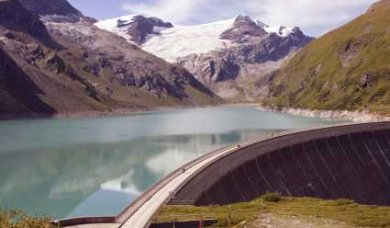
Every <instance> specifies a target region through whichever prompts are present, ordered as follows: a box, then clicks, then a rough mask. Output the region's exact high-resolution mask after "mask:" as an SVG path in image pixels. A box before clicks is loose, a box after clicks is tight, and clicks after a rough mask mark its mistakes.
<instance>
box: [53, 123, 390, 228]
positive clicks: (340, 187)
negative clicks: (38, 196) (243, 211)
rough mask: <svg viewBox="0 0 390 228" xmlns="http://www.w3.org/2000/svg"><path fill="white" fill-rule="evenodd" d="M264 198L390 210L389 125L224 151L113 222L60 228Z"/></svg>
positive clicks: (110, 226)
mask: <svg viewBox="0 0 390 228" xmlns="http://www.w3.org/2000/svg"><path fill="white" fill-rule="evenodd" d="M267 191H271V192H280V193H282V194H283V195H286V196H311V197H319V198H323V199H340V198H347V199H353V200H355V201H356V202H358V203H362V204H375V205H390V122H374V123H360V124H349V125H340V126H333V127H327V128H320V129H314V130H306V131H300V132H292V133H286V134H283V135H280V136H277V137H273V138H268V139H262V140H260V141H257V142H248V143H245V144H243V145H237V146H233V147H227V148H222V149H219V150H216V151H213V152H211V153H208V154H205V155H203V156H201V157H199V158H197V159H195V160H194V161H191V162H189V163H188V164H186V165H184V166H182V167H180V168H179V169H177V170H176V171H174V172H172V173H171V174H170V175H168V176H166V177H165V178H163V179H162V180H160V181H159V182H158V183H156V184H155V185H154V186H153V187H152V188H150V189H149V190H148V191H146V192H145V193H143V194H142V195H141V196H140V197H138V198H137V199H136V200H135V201H134V202H133V203H132V204H131V205H129V207H127V208H126V209H125V210H123V211H122V213H120V214H119V215H117V216H114V217H89V218H73V219H67V220H62V221H57V224H59V225H60V226H62V227H84V228H89V227H100V228H143V227H148V226H149V224H150V221H151V219H152V218H153V215H154V214H155V213H157V211H158V210H159V208H160V207H161V206H163V205H164V204H166V203H168V204H177V205H217V204H218V205H224V204H229V203H235V202H244V201H250V200H252V199H255V198H257V197H260V196H261V195H263V194H264V193H266V192H267ZM81 224H84V225H82V226H80V225H81Z"/></svg>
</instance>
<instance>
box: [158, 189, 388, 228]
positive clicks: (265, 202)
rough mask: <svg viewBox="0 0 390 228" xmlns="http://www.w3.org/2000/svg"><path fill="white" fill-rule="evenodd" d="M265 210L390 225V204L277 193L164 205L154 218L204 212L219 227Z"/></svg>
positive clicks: (194, 216)
mask: <svg viewBox="0 0 390 228" xmlns="http://www.w3.org/2000/svg"><path fill="white" fill-rule="evenodd" d="M275 199H277V200H275ZM263 213H272V214H273V215H275V216H279V217H280V218H286V217H292V216H295V217H299V218H300V219H301V220H308V221H309V220H310V221H312V220H313V218H317V219H329V220H334V221H339V222H342V223H345V224H346V225H348V226H351V227H361V226H362V227H390V207H380V206H366V205H359V204H357V203H355V202H353V201H351V200H343V199H341V200H321V199H315V198H290V197H280V195H278V194H274V193H270V194H266V195H265V196H263V197H261V198H259V199H256V200H254V201H251V202H249V203H238V204H232V205H226V206H209V207H195V206H164V207H163V208H162V209H161V210H160V212H159V213H158V214H157V215H156V217H155V219H154V221H157V222H168V221H169V222H170V221H172V219H173V218H175V220H176V221H186V220H187V221H188V220H198V219H199V217H200V215H203V217H206V218H207V217H210V218H216V219H217V221H218V222H217V223H216V224H215V225H214V226H215V227H230V226H236V227H243V226H245V224H251V223H253V222H254V221H255V220H256V218H258V217H259V216H260V215H261V214H263ZM229 214H230V216H229ZM179 218H180V219H179ZM229 218H230V219H229Z"/></svg>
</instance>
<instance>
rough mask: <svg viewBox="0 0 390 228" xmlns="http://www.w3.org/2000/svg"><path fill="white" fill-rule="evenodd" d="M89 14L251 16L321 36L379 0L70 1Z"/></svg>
mask: <svg viewBox="0 0 390 228" xmlns="http://www.w3.org/2000/svg"><path fill="white" fill-rule="evenodd" d="M69 1H70V3H72V4H73V5H74V6H75V7H76V8H78V9H80V10H81V11H82V12H83V13H84V14H85V15H88V16H91V17H94V18H97V19H107V18H112V17H118V16H122V15H127V14H137V13H143V14H148V15H151V16H157V17H160V18H161V19H164V20H167V21H170V22H173V23H175V24H180V25H189V24H199V23H207V22H212V21H216V20H222V19H228V18H233V17H235V16H237V15H239V14H245V15H249V16H251V17H253V18H256V19H259V20H261V21H263V22H264V23H266V24H270V25H286V26H299V27H301V28H302V30H303V31H304V32H305V33H307V34H310V35H313V36H319V35H321V34H324V33H326V32H328V31H330V30H331V29H334V28H336V27H338V26H340V25H342V24H345V23H346V22H348V21H350V20H351V19H353V18H355V17H357V16H358V15H360V14H361V13H363V12H365V11H366V10H367V8H368V7H369V6H370V5H371V4H372V3H374V2H376V1H375V0H346V1H343V0H338V1H329V0H69Z"/></svg>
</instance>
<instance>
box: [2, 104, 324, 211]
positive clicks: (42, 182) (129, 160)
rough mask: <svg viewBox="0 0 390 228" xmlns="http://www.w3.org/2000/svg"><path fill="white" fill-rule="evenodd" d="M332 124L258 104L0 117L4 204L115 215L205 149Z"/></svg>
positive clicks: (34, 209)
mask: <svg viewBox="0 0 390 228" xmlns="http://www.w3.org/2000/svg"><path fill="white" fill-rule="evenodd" d="M327 124H331V122H329V121H325V120H321V119H315V118H302V117H296V116H291V115H286V114H279V113H271V112H262V111H259V110H257V109H256V108H254V107H219V108H204V109H180V110H174V111H166V112H152V113H144V114H137V115H129V116H122V117H106V118H94V119H46V120H20V121H2V122H0V208H2V209H21V210H24V211H26V212H27V213H29V214H31V215H49V216H52V217H55V218H64V217H74V216H88V215H92V216H98V215H116V214H118V213H119V212H120V211H121V210H122V209H123V208H124V207H126V206H127V205H128V204H129V203H131V201H132V200H134V198H136V197H137V196H138V195H140V194H141V193H142V192H143V191H145V190H146V189H147V188H148V187H150V186H151V185H153V184H154V183H156V182H157V181H158V180H159V179H161V178H162V177H164V176H165V175H167V174H169V173H170V172H171V171H173V170H174V169H176V168H177V167H179V166H181V165H183V164H184V163H186V162H188V161H191V160H192V159H194V158H196V157H198V156H200V155H201V154H203V153H206V152H209V151H211V150H214V149H217V148H220V147H223V146H226V145H231V144H237V143H240V142H243V141H247V140H252V139H257V138H261V137H264V136H266V135H269V134H271V133H272V132H275V131H282V130H290V129H302V128H308V127H313V126H319V125H327Z"/></svg>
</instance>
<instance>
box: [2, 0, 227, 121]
mask: <svg viewBox="0 0 390 228" xmlns="http://www.w3.org/2000/svg"><path fill="white" fill-rule="evenodd" d="M22 1H24V0H22ZM50 2H53V3H54V1H48V5H46V7H48V9H52V8H50V7H49V5H50V4H49V3H50ZM28 3H29V4H33V5H29V8H28V9H30V8H31V9H35V8H36V7H38V6H39V5H40V4H41V1H38V0H36V1H28ZM56 3H57V1H56ZM57 6H60V5H57ZM65 6H66V5H65ZM53 7H54V6H53ZM66 8H67V7H65V8H64V9H66ZM53 9H54V8H53ZM70 9H71V8H70ZM51 12H52V11H50V10H49V11H44V12H42V14H41V13H39V12H36V11H34V10H33V11H32V12H29V11H28V10H26V9H25V8H24V7H23V6H22V5H21V4H20V2H19V1H17V0H2V1H0V58H1V60H2V61H0V115H1V116H2V117H15V116H17V115H18V116H19V115H21V116H22V115H26V116H31V115H39V114H44V115H52V114H56V113H73V112H91V111H96V112H108V111H111V110H113V109H134V110H135V109H137V110H138V109H148V108H153V107H157V106H173V105H197V104H211V103H214V102H220V99H219V98H218V97H216V96H215V95H214V94H213V93H212V92H211V91H210V90H208V89H207V88H205V87H204V86H203V85H202V84H201V83H199V82H198V81H197V80H196V79H195V78H194V77H193V76H192V75H191V74H190V73H189V72H188V71H187V70H185V69H183V68H181V67H178V66H175V65H171V64H168V63H166V62H165V61H164V60H162V59H159V58H157V57H155V56H153V55H150V54H148V53H146V52H144V51H142V50H140V49H139V48H138V47H136V46H134V45H131V44H129V43H128V42H126V41H125V40H124V39H123V38H120V37H118V36H116V35H113V34H110V33H107V32H104V31H101V30H100V29H98V28H96V27H95V26H93V24H92V21H91V20H90V19H88V18H85V17H83V16H82V15H79V14H78V13H77V12H78V11H73V10H70V11H69V12H70V13H71V14H73V15H75V17H77V20H74V21H72V23H70V21H69V20H67V21H66V23H64V22H63V21H61V20H60V21H59V20H58V18H57V17H56V18H53V17H50V16H49V17H46V16H44V15H47V14H46V13H51ZM60 12H62V13H63V14H66V16H67V15H68V14H67V12H68V11H67V10H65V11H61V10H60ZM35 13H38V14H39V15H36V14H35ZM38 16H41V20H43V21H44V24H43V23H42V22H41V21H40V20H39V18H38ZM43 16H44V17H43Z"/></svg>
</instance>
